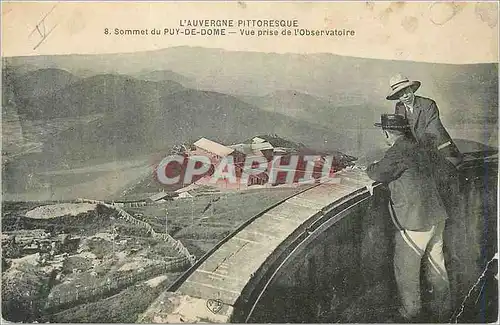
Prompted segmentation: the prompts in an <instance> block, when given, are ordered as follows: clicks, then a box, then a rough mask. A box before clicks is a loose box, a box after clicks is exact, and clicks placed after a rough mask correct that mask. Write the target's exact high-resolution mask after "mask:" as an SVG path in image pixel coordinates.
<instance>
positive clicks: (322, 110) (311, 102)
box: [238, 90, 377, 128]
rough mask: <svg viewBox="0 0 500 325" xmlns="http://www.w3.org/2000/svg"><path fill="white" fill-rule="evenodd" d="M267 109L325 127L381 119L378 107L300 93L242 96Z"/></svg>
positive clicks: (293, 91) (358, 124)
mask: <svg viewBox="0 0 500 325" xmlns="http://www.w3.org/2000/svg"><path fill="white" fill-rule="evenodd" d="M238 97H239V98H241V100H243V101H245V102H247V103H249V104H252V105H254V106H257V107H259V108H261V109H263V110H266V111H271V112H277V113H281V114H284V115H288V116H291V117H294V118H297V119H300V120H304V121H308V122H310V123H314V124H321V125H324V126H338V125H342V126H343V127H345V128H357V127H359V126H363V125H365V124H366V123H371V122H372V121H373V120H374V119H376V118H377V113H376V110H375V109H374V107H372V108H371V109H370V110H368V109H366V105H363V104H359V105H347V104H341V103H340V102H339V101H336V100H333V99H331V98H320V97H318V96H313V95H309V94H305V93H301V92H299V91H296V90H280V91H276V92H273V93H272V94H269V95H266V96H238Z"/></svg>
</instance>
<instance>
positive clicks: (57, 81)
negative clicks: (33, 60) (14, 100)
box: [15, 69, 80, 98]
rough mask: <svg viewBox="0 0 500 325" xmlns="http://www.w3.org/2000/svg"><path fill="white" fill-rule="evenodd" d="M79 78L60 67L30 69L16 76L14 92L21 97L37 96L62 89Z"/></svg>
mask: <svg viewBox="0 0 500 325" xmlns="http://www.w3.org/2000/svg"><path fill="white" fill-rule="evenodd" d="M78 80H80V78H79V77H77V76H74V75H73V74H71V73H69V72H68V71H65V70H61V69H40V70H35V71H30V72H28V73H26V74H23V75H21V76H20V77H19V78H17V80H16V81H15V82H16V85H15V86H16V92H17V95H18V96H19V97H21V98H29V97H39V96H43V95H47V94H50V93H52V92H54V91H57V90H59V89H63V88H65V87H67V86H69V85H70V84H72V83H74V82H77V81H78Z"/></svg>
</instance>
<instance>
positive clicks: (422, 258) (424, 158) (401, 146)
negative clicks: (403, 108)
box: [366, 114, 451, 322]
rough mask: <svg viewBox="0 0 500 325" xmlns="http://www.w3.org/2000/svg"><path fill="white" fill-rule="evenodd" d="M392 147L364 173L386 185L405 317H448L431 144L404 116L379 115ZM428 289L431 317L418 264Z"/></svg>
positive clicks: (418, 319)
mask: <svg viewBox="0 0 500 325" xmlns="http://www.w3.org/2000/svg"><path fill="white" fill-rule="evenodd" d="M376 126H379V127H382V130H383V133H384V135H385V137H386V141H387V143H388V144H389V146H390V148H389V149H388V150H387V152H386V153H385V155H384V157H383V158H382V159H381V160H380V161H379V162H375V163H373V164H371V165H370V166H368V168H367V171H366V172H367V174H368V176H369V177H370V178H371V179H373V180H375V181H377V182H382V183H385V184H388V187H389V190H390V200H389V201H390V204H389V212H390V215H391V219H392V221H393V223H394V225H395V228H396V233H395V248H394V274H395V278H396V284H397V287H398V293H399V297H400V300H401V308H400V309H399V313H400V316H401V317H402V321H403V322H422V321H433V322H434V321H438V322H443V321H446V320H447V318H448V317H449V313H450V309H451V300H450V298H451V297H450V287H449V280H448V274H447V270H446V266H445V260H444V253H443V234H444V228H445V221H446V219H447V218H448V216H447V213H446V210H445V208H444V204H443V202H442V200H441V197H440V195H439V192H438V189H437V185H436V183H435V179H434V176H433V175H434V171H433V164H432V161H431V160H432V159H431V157H430V152H429V149H428V148H426V147H424V146H422V145H420V144H419V143H418V142H417V141H416V140H415V138H414V137H413V135H412V132H411V131H410V125H409V124H408V121H407V120H406V118H405V117H404V116H402V115H399V114H383V115H382V117H381V123H379V124H376ZM422 262H423V265H424V266H425V267H426V272H425V274H426V275H427V279H428V282H429V284H430V287H431V288H432V298H433V299H432V301H430V304H428V307H429V310H431V311H432V315H431V316H432V317H431V318H427V317H425V318H424V317H423V316H428V315H424V308H423V307H422V306H423V304H422V299H421V288H420V274H421V271H420V265H421V263H422Z"/></svg>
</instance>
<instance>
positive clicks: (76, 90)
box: [19, 74, 184, 118]
mask: <svg viewBox="0 0 500 325" xmlns="http://www.w3.org/2000/svg"><path fill="white" fill-rule="evenodd" d="M182 89H184V88H183V87H182V86H181V85H180V84H178V83H176V82H173V81H163V82H152V81H144V80H137V79H134V78H132V77H129V76H124V75H113V74H105V75H97V76H93V77H89V78H85V79H82V80H80V81H78V82H75V83H72V84H70V85H69V86H67V87H65V88H62V89H59V90H57V91H55V92H53V93H51V94H49V95H46V96H41V97H36V98H29V99H27V100H24V101H23V105H22V106H21V107H19V112H20V113H23V114H26V116H27V117H28V118H54V117H77V116H83V115H88V114H95V113H115V112H120V114H123V113H130V112H131V111H135V110H141V111H142V110H144V111H147V110H148V109H157V108H158V105H159V99H160V98H161V97H162V96H166V95H168V94H171V93H173V92H175V91H179V90H182Z"/></svg>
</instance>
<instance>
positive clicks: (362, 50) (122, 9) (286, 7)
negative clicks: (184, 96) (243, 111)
mask: <svg viewBox="0 0 500 325" xmlns="http://www.w3.org/2000/svg"><path fill="white" fill-rule="evenodd" d="M54 5H55V7H54ZM497 6H498V4H496V2H489V3H472V2H468V3H465V2H460V3H451V2H448V3H432V2H418V3H410V2H392V3H388V2H380V3H376V2H366V1H362V2H349V3H347V2H319V3H318V2H316V3H307V2H303V3H289V2H279V3H278V2H274V3H271V2H232V3H220V2H219V3H217V2H211V3H208V2H190V3H179V2H177V3H174V2H169V3H159V2H156V3H154V2H149V3H146V2H144V3H137V2H136V3H128V2H127V3H126V2H108V3H99V2H93V3H79V2H71V3H63V2H58V3H56V2H52V3H51V2H38V3H37V2H23V3H15V2H3V5H2V55H3V56H19V55H40V54H44V55H45V54H84V53H85V54H87V53H117V52H135V51H144V50H155V49H161V48H165V47H171V46H179V45H191V46H204V47H215V48H224V49H228V50H242V51H264V52H278V53H283V52H294V53H313V52H328V53H335V54H340V55H349V56H358V57H370V58H383V59H396V60H398V59H402V60H415V61H428V62H449V63H475V62H497V61H498V11H497V10H498V7H497ZM51 9H52V11H51ZM47 13H48V15H47V17H46V18H45V21H44V24H39V25H38V30H37V29H36V26H37V24H38V23H39V22H40V20H41V19H42V18H43V17H44V16H45V15H46V14H47ZM187 19H233V20H234V21H237V20H239V19H286V20H292V19H297V20H298V25H299V27H298V28H304V29H319V30H323V29H326V30H330V29H332V28H337V29H347V30H353V31H354V32H355V35H354V36H350V37H338V36H326V35H325V36H309V37H307V36H294V35H292V36H281V35H280V36H260V37H259V36H241V35H240V31H239V28H238V27H234V28H230V31H233V32H235V33H234V34H229V35H226V36H217V37H215V36H201V35H197V36H187V35H178V36H170V35H159V36H156V35H135V36H133V35H122V36H117V35H113V31H114V29H115V28H119V29H146V30H148V34H150V30H151V29H153V28H155V29H159V30H161V32H162V33H163V31H164V29H165V28H174V29H175V28H181V29H184V27H180V26H179V21H180V20H187ZM53 27H55V28H54V29H53V31H52V33H50V34H49V35H48V37H47V38H46V39H45V40H44V41H43V42H42V43H40V44H39V45H38V43H39V42H40V40H41V35H43V34H46V33H47V32H48V31H49V30H50V29H52V28H53ZM44 28H45V30H44ZM105 28H109V31H110V32H111V34H110V35H105V34H104V29H105ZM273 29H274V28H273ZM253 30H254V31H255V32H258V30H260V29H259V28H253ZM278 30H279V32H281V31H282V29H278ZM227 32H228V31H226V33H227ZM293 32H294V31H293V30H292V33H293ZM30 34H31V35H30ZM37 45H38V47H37V48H36V49H34V47H35V46H37Z"/></svg>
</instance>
